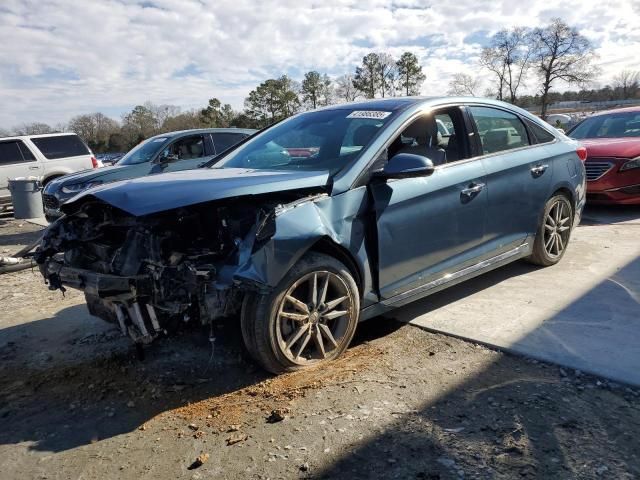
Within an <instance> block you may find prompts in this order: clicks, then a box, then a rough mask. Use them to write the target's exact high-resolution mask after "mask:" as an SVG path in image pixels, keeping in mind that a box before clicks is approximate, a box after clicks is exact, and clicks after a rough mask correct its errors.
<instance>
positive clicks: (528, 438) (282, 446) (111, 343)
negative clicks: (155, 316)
mask: <svg viewBox="0 0 640 480" xmlns="http://www.w3.org/2000/svg"><path fill="white" fill-rule="evenodd" d="M37 236H38V227H35V226H31V225H29V224H21V223H19V222H16V221H13V220H6V219H5V220H3V219H0V251H4V250H9V252H5V254H6V253H10V252H11V251H14V250H17V247H18V246H19V245H24V244H26V243H28V242H29V241H30V240H31V239H34V238H37ZM0 306H1V308H0V426H1V428H0V472H2V473H1V474H0V478H2V479H28V478H37V479H56V478H60V479H76V478H82V479H107V478H124V479H128V478H131V479H139V478H153V479H157V478H162V479H164V478H193V479H205V478H216V479H222V478H229V479H235V478H255V479H267V478H270V479H277V478H327V479H333V478H349V479H355V478H399V479H405V478H415V479H431V480H435V479H449V478H452V479H453V478H455V479H463V478H466V479H470V478H478V479H485V478H520V477H521V478H545V479H548V478H580V479H582V478H585V479H587V478H616V479H619V478H629V479H631V478H638V477H640V457H639V456H640V440H639V439H638V438H639V436H640V392H638V391H637V390H635V389H632V388H629V387H627V386H624V385H620V384H615V383H611V382H608V381H606V380H604V379H601V378H595V377H591V376H588V375H585V374H582V373H581V372H579V371H573V370H566V369H562V368H559V367H557V366H553V365H547V364H544V363H540V362H537V361H535V360H528V359H525V358H520V357H514V356H511V355H507V354H503V353H500V352H496V351H493V350H490V349H487V348H485V347H482V346H479V345H474V344H471V343H467V342H463V341H460V340H457V339H453V338H449V337H445V336H441V335H435V334H431V333H428V332H425V331H422V330H420V329H418V328H416V327H413V326H410V325H405V324H401V323H399V322H397V321H395V320H394V319H393V318H392V317H384V318H383V317H380V318H376V319H373V320H371V321H368V322H365V323H363V324H361V325H360V326H359V330H358V333H357V337H356V339H355V341H354V343H353V346H352V347H351V348H350V349H349V351H348V352H347V354H346V355H345V356H344V357H343V358H342V359H340V360H338V361H336V362H334V363H332V364H330V365H327V366H323V367H322V368H317V369H314V370H310V371H305V372H299V373H296V374H290V375H284V376H280V377H273V376H270V375H267V374H266V373H264V372H263V371H261V370H260V369H258V368H256V367H255V366H254V365H253V364H252V363H251V361H249V360H248V358H247V357H246V355H245V352H244V350H243V347H242V341H241V338H240V331H239V326H238V322H237V320H236V319H233V318H231V319H228V320H227V321H225V322H222V323H221V324H220V325H217V326H216V328H215V329H214V330H213V332H210V331H209V330H208V329H205V330H202V329H197V328H196V329H193V330H192V331H188V332H186V333H184V334H182V335H180V336H178V337H175V338H171V339H163V340H161V341H159V342H156V343H154V344H153V345H151V346H150V347H149V348H147V349H146V350H145V359H144V360H143V361H139V360H138V359H137V358H136V355H135V349H133V348H132V346H131V344H130V343H129V341H128V340H126V339H124V338H122V337H121V336H120V333H119V331H118V330H116V329H114V328H112V327H111V326H110V325H108V324H106V323H105V322H102V321H101V320H98V319H95V318H92V317H90V316H89V315H88V313H87V311H86V308H85V307H84V304H83V297H82V295H81V294H79V293H78V292H74V291H71V290H69V291H68V292H67V293H66V296H65V297H62V295H61V294H60V292H50V291H49V290H47V288H46V286H45V285H44V284H43V282H42V279H41V277H40V276H39V274H38V273H37V271H36V270H34V271H31V270H25V271H22V272H19V273H13V274H6V275H0ZM211 334H213V335H212V336H213V337H215V341H214V342H210V341H209V339H208V338H209V337H210V336H211ZM198 458H199V460H200V461H197V459H198ZM200 463H202V464H200Z"/></svg>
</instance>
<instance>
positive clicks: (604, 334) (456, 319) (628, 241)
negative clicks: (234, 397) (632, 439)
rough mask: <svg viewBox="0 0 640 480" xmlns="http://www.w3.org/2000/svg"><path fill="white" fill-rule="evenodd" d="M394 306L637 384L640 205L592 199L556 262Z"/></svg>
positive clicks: (401, 313)
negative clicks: (613, 204) (601, 203)
mask: <svg viewBox="0 0 640 480" xmlns="http://www.w3.org/2000/svg"><path fill="white" fill-rule="evenodd" d="M390 315H391V316H393V317H395V318H397V319H399V320H401V321H404V322H409V323H411V324H413V325H416V326H419V327H422V328H425V329H427V330H431V331H435V332H439V333H445V334H448V335H453V336H456V337H461V338H464V339H469V340H472V341H475V342H479V343H484V344H487V345H491V346H494V347H498V348H500V349H503V350H507V351H511V352H514V353H518V354H523V355H526V356H530V357H533V358H537V359H540V360H545V361H549V362H553V363H557V364H559V365H563V366H567V367H570V368H575V369H579V370H582V371H585V372H590V373H594V374H597V375H601V376H604V377H607V378H610V379H613V380H616V381H619V382H624V383H629V384H632V385H636V386H640V208H637V207H624V208H622V207H621V208H603V207H600V208H593V207H592V208H589V209H588V210H587V211H586V212H585V215H584V217H583V223H582V225H581V226H580V227H578V228H577V229H576V230H574V232H573V235H572V239H571V242H570V245H569V248H568V250H567V252H566V254H565V256H564V258H563V259H562V261H561V262H560V263H559V264H558V265H556V266H554V267H550V268H537V267H534V266H531V265H528V264H526V263H524V262H517V263H515V264H512V265H509V266H507V267H503V268H501V269H498V270H496V271H494V272H491V273H489V274H486V275H484V276H482V277H479V278H476V279H473V280H470V281H468V282H465V283H463V284H461V285H458V286H454V287H452V288H450V289H448V290H446V291H443V292H440V293H438V294H435V295H432V296H431V297H427V298H425V299H423V300H420V301H418V302H415V303H413V304H411V305H408V306H406V307H404V308H402V309H400V310H398V311H396V312H393V313H391V314H390Z"/></svg>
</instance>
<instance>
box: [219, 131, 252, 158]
mask: <svg viewBox="0 0 640 480" xmlns="http://www.w3.org/2000/svg"><path fill="white" fill-rule="evenodd" d="M247 137H248V135H247V134H246V133H240V132H238V133H233V132H214V133H212V134H211V140H212V141H213V145H214V148H215V152H216V153H215V154H216V155H220V154H221V153H222V152H224V151H225V150H227V149H228V148H230V147H233V146H234V145H235V144H236V143H238V142H240V141H241V140H243V139H245V138H247Z"/></svg>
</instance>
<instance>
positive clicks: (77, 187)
mask: <svg viewBox="0 0 640 480" xmlns="http://www.w3.org/2000/svg"><path fill="white" fill-rule="evenodd" d="M101 183H102V182H87V183H72V184H70V185H65V186H63V187H62V189H61V190H62V191H63V192H64V193H80V192H82V191H84V190H87V189H88V188H91V187H95V186H96V185H100V184H101Z"/></svg>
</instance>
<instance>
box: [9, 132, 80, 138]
mask: <svg viewBox="0 0 640 480" xmlns="http://www.w3.org/2000/svg"><path fill="white" fill-rule="evenodd" d="M68 135H77V134H75V133H73V132H56V133H39V134H37V135H11V136H10V137H0V140H14V139H20V140H24V139H25V138H42V137H64V136H68Z"/></svg>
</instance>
